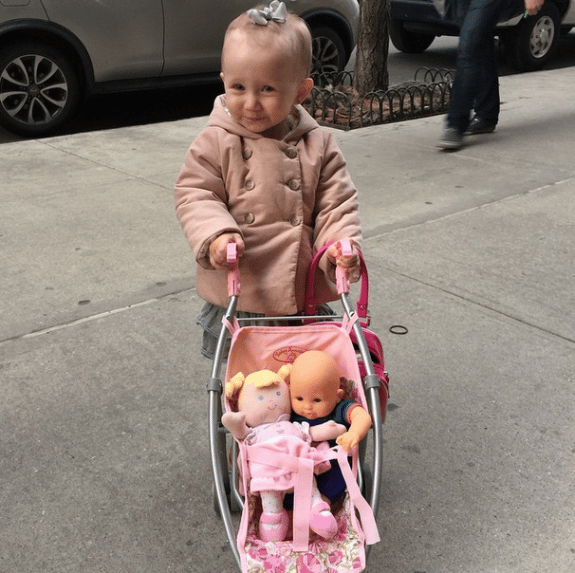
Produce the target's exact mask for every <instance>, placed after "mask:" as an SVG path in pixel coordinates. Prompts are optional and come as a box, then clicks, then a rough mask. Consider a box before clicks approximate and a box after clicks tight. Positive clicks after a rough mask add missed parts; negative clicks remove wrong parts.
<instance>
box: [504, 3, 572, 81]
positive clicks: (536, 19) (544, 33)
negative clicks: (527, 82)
mask: <svg viewBox="0 0 575 573" xmlns="http://www.w3.org/2000/svg"><path fill="white" fill-rule="evenodd" d="M560 21H561V18H560V16H559V10H557V7H556V6H555V5H553V4H544V5H543V6H542V8H541V10H540V11H539V12H538V13H537V14H536V15H535V16H529V17H528V18H523V19H522V20H521V21H520V22H519V24H517V26H515V27H514V28H513V29H510V30H507V31H506V33H505V34H504V36H503V44H504V48H505V56H506V59H507V61H508V63H509V65H511V66H512V67H513V68H515V69H516V70H518V71H520V72H528V71H533V70H540V69H541V68H543V67H545V65H546V64H547V62H549V60H550V59H551V58H552V57H553V54H554V52H555V49H556V48H557V42H558V40H559V35H560Z"/></svg>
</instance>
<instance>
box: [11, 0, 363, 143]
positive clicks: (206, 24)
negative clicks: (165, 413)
mask: <svg viewBox="0 0 575 573" xmlns="http://www.w3.org/2000/svg"><path fill="white" fill-rule="evenodd" d="M285 2H286V4H287V5H288V9H289V10H290V11H293V12H295V13H297V14H299V15H300V16H301V17H302V18H304V20H305V21H306V22H307V23H308V25H309V26H310V29H311V31H312V36H313V39H314V40H313V50H314V71H315V72H328V71H341V70H342V69H343V68H344V67H345V64H346V63H347V60H348V59H349V56H350V55H351V52H352V50H353V48H354V46H355V41H356V33H357V26H358V21H359V4H358V2H357V0H297V1H295V0H285ZM257 3H258V1H257V0H109V1H107V2H101V1H99V0H73V1H70V0H0V125H2V126H4V127H5V128H6V129H8V130H10V131H13V132H14V133H18V134H20V135H24V136H33V137H36V136H42V135H47V134H49V133H53V132H54V131H55V130H57V129H58V128H59V127H60V126H62V124H64V123H65V122H66V121H67V120H68V119H69V118H70V117H71V116H72V114H73V113H74V111H75V110H76V108H77V106H78V103H79V102H80V101H81V100H82V99H83V98H84V97H86V96H88V95H91V94H101V93H111V92H118V91H129V90H140V89H147V88H161V87H176V86H181V85H186V84H197V85H201V83H202V82H206V81H212V80H214V79H215V78H216V77H217V74H218V73H219V69H220V50H221V45H222V40H223V36H224V31H225V29H226V27H227V24H228V23H229V22H230V21H231V20H232V19H233V18H235V17H236V16H237V15H238V14H240V13H241V12H242V11H244V10H247V9H249V8H251V7H253V6H254V5H255V4H257Z"/></svg>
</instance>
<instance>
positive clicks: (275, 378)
mask: <svg viewBox="0 0 575 573" xmlns="http://www.w3.org/2000/svg"><path fill="white" fill-rule="evenodd" d="M290 370H291V364H284V365H283V366H282V367H281V368H280V369H279V370H278V371H277V373H276V372H273V371H271V370H258V371H257V372H253V373H252V374H248V376H247V377H245V376H244V375H243V373H242V372H238V373H237V374H236V375H235V376H232V377H231V378H230V379H229V380H228V381H227V382H226V398H227V399H228V400H230V401H233V402H235V403H237V401H238V400H239V398H240V395H241V393H242V390H243V388H244V386H245V384H253V385H254V386H255V387H256V388H267V387H268V386H273V385H275V384H280V383H281V382H286V379H287V378H288V376H289V372H290Z"/></svg>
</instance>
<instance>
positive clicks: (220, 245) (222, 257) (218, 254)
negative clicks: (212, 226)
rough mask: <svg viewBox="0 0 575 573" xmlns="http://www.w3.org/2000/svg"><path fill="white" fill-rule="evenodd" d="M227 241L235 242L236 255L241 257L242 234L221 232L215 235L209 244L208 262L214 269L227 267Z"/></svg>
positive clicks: (242, 247)
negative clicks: (236, 247)
mask: <svg viewBox="0 0 575 573" xmlns="http://www.w3.org/2000/svg"><path fill="white" fill-rule="evenodd" d="M228 243H236V245H237V246H238V257H241V256H242V254H243V252H244V249H245V245H244V240H243V239H242V236H241V235H240V234H238V233H223V234H221V235H220V236H218V237H216V238H215V239H214V240H213V241H212V244H211V245H210V249H209V255H210V264H211V265H212V267H214V268H215V269H220V270H224V271H225V270H227V268H228V250H227V249H228V247H227V245H228Z"/></svg>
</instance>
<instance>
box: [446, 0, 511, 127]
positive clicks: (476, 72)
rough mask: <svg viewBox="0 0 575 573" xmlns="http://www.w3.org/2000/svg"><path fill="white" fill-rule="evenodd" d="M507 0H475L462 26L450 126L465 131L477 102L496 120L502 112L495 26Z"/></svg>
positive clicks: (450, 109) (483, 110)
mask: <svg viewBox="0 0 575 573" xmlns="http://www.w3.org/2000/svg"><path fill="white" fill-rule="evenodd" d="M503 4H504V0H471V3H470V5H469V9H468V11H467V14H466V16H465V19H464V21H463V25H462V27H461V32H460V38H459V47H458V51H457V64H456V71H455V79H454V82H453V88H452V92H451V105H450V108H449V113H448V115H447V127H448V128H454V129H456V130H457V131H458V133H460V134H463V133H464V132H465V130H466V129H467V127H468V126H469V121H470V114H471V110H472V108H473V107H474V104H475V105H476V106H477V108H478V109H480V110H481V111H482V112H485V113H486V114H488V116H489V117H488V118H485V119H489V120H492V119H494V118H495V121H497V119H496V118H497V117H498V114H499V82H498V78H497V66H496V61H495V54H494V34H495V26H496V24H497V21H498V19H499V16H500V14H501V11H502V10H503Z"/></svg>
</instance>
